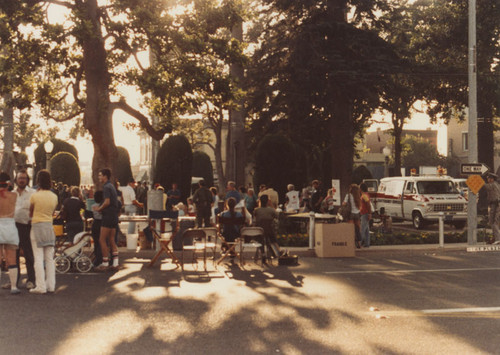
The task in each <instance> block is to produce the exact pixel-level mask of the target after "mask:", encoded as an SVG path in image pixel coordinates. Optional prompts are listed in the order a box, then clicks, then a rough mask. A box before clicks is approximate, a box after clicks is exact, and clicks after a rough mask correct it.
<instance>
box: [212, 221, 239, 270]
mask: <svg viewBox="0 0 500 355" xmlns="http://www.w3.org/2000/svg"><path fill="white" fill-rule="evenodd" d="M217 225H218V228H219V238H221V241H222V246H223V247H225V248H226V250H225V251H224V252H223V253H222V252H221V254H222V255H221V258H220V259H219V260H218V261H217V264H220V263H221V262H222V261H223V260H224V259H225V258H226V257H227V256H228V255H231V254H233V255H235V256H237V255H238V253H237V252H236V246H237V245H238V243H239V241H238V238H236V239H235V241H234V242H228V241H226V240H225V239H224V236H223V234H222V232H223V229H224V226H235V227H237V228H238V232H239V230H240V229H241V227H243V226H244V225H245V216H242V217H223V216H222V215H220V214H219V215H218V216H217ZM238 234H239V233H238ZM238 237H239V235H238Z"/></svg>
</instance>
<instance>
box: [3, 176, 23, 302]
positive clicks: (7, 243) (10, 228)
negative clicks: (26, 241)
mask: <svg viewBox="0 0 500 355" xmlns="http://www.w3.org/2000/svg"><path fill="white" fill-rule="evenodd" d="M9 181H10V176H9V174H7V173H4V172H1V173H0V260H1V258H2V254H3V256H4V257H5V261H6V262H7V265H8V268H9V279H10V293H11V294H13V295H17V294H19V293H20V292H21V291H19V289H18V288H17V276H18V274H19V268H18V266H17V263H16V250H17V249H18V247H19V235H18V233H17V228H16V223H15V221H14V212H15V207H16V200H17V194H16V193H15V192H10V191H9ZM0 274H1V272H0Z"/></svg>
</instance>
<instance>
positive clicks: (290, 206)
mask: <svg viewBox="0 0 500 355" xmlns="http://www.w3.org/2000/svg"><path fill="white" fill-rule="evenodd" d="M287 190H288V192H287V193H286V195H285V196H286V212H289V213H290V212H295V213H297V212H298V211H299V208H300V199H299V192H298V191H296V190H295V186H294V185H293V184H288V186H287Z"/></svg>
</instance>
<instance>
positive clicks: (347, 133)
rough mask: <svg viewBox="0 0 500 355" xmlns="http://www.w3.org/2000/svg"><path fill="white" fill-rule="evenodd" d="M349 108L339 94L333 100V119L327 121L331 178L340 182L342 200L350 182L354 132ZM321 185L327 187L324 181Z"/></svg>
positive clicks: (346, 100) (347, 101)
mask: <svg viewBox="0 0 500 355" xmlns="http://www.w3.org/2000/svg"><path fill="white" fill-rule="evenodd" d="M350 107H351V105H350V101H349V100H348V99H347V98H346V97H344V96H343V95H342V94H339V95H338V96H337V97H336V98H335V103H334V113H333V117H332V118H330V119H329V121H328V129H329V132H330V136H331V137H332V142H331V146H332V154H331V156H332V167H333V172H332V177H333V178H334V179H339V180H340V190H341V195H342V198H343V197H344V196H345V194H346V193H347V190H348V188H349V185H350V184H351V182H352V170H353V169H352V165H353V159H354V145H353V142H354V130H353V122H352V117H351V109H350ZM323 184H324V186H327V185H329V184H327V183H326V181H325V182H323Z"/></svg>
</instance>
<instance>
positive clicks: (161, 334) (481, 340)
mask: <svg viewBox="0 0 500 355" xmlns="http://www.w3.org/2000/svg"><path fill="white" fill-rule="evenodd" d="M378 250H382V249H378ZM151 255H152V252H151V251H142V252H139V253H137V254H136V253H134V252H123V253H122V259H123V260H122V263H123V265H124V268H123V269H122V270H120V271H119V272H117V273H115V274H112V273H104V274H96V273H92V274H78V273H71V274H64V275H60V274H58V275H57V283H58V286H57V291H56V293H55V294H52V295H31V294H28V293H27V292H26V290H23V293H22V294H21V295H20V296H11V295H10V294H9V293H8V291H6V290H0V323H1V324H2V330H1V331H0V340H1V344H2V345H1V347H0V353H2V354H138V353H147V354H234V353H239V354H332V353H352V354H377V353H378V354H391V353H392V354H403V353H404V354H429V353H439V354H494V353H496V354H498V353H500V336H499V323H500V322H499V320H500V252H481V253H467V252H465V251H464V250H463V249H462V250H447V251H436V249H429V250H425V249H424V250H417V251H415V252H413V253H411V254H408V253H401V252H398V251H391V250H387V251H386V252H377V249H376V248H375V247H373V248H370V250H369V251H366V252H360V253H358V255H357V257H356V258H350V259H338V258H336V259H319V258H314V257H302V258H301V259H300V266H296V267H277V266H275V267H270V268H264V269H261V268H259V267H256V266H250V265H249V266H247V267H246V270H241V269H240V268H239V267H237V266H229V265H225V266H220V267H219V268H218V270H215V269H214V268H213V267H212V266H211V265H210V269H209V273H207V274H205V273H204V272H201V271H198V272H193V271H187V272H185V273H184V274H183V273H182V272H181V271H180V270H176V271H169V269H171V268H172V264H170V262H169V261H167V260H163V262H162V264H161V266H160V265H159V264H157V265H155V267H153V268H152V269H150V268H148V267H147V266H146V265H147V263H148V262H149V258H150V257H151ZM188 269H189V270H191V268H190V267H189V266H188ZM6 279H7V275H6V274H5V273H3V275H2V282H4V281H6Z"/></svg>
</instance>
